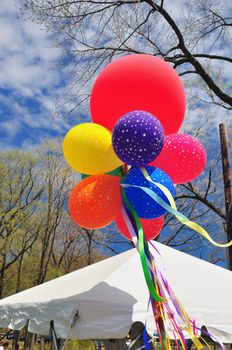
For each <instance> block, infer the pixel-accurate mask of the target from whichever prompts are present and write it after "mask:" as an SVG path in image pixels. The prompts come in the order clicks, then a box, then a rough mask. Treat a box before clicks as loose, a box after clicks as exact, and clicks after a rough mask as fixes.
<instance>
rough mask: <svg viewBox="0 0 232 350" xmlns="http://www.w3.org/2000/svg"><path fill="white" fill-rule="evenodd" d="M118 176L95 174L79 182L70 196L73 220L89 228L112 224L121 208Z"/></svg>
mask: <svg viewBox="0 0 232 350" xmlns="http://www.w3.org/2000/svg"><path fill="white" fill-rule="evenodd" d="M119 180H120V178H119V177H118V176H112V175H107V174H99V175H93V176H89V177H87V178H85V179H84V180H82V181H81V182H79V183H78V184H77V185H76V186H75V187H74V188H73V190H72V191H71V193H70V197H69V203H68V208H69V213H70V215H71V217H72V218H73V220H74V221H75V222H76V223H77V224H78V225H80V226H82V227H84V228H87V229H98V228H102V227H105V226H107V225H108V224H110V223H111V222H112V221H113V220H114V219H115V217H116V216H117V215H118V213H119V211H120V208H121V188H120V183H119Z"/></svg>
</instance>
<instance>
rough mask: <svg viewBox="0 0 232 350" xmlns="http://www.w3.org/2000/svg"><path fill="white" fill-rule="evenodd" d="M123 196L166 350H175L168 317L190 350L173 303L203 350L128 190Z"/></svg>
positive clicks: (133, 238) (129, 227) (126, 219)
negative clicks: (160, 267)
mask: <svg viewBox="0 0 232 350" xmlns="http://www.w3.org/2000/svg"><path fill="white" fill-rule="evenodd" d="M123 180H124V179H123ZM122 195H123V199H124V202H125V204H126V206H127V208H125V207H123V208H122V213H123V217H124V220H125V223H126V225H127V227H128V230H129V232H130V234H131V237H132V240H133V242H134V243H135V246H136V247H137V249H138V251H139V254H140V258H141V262H142V267H143V272H144V276H145V280H146V282H147V286H148V289H149V293H150V297H151V305H152V311H153V314H154V318H155V322H156V326H157V332H158V335H159V338H160V341H161V345H162V349H164V350H170V349H171V345H170V338H169V335H168V331H167V329H166V317H168V319H169V322H170V324H172V327H173V330H174V331H175V332H176V333H177V334H178V338H179V340H180V343H181V345H182V347H183V349H187V345H186V342H185V339H184V335H183V332H182V329H181V327H180V326H178V323H177V321H176V320H175V316H174V315H173V312H172V310H171V307H170V306H169V303H170V302H171V303H173V305H174V306H175V305H178V307H176V309H177V311H178V312H177V315H178V314H180V316H181V319H182V320H183V321H184V323H185V325H186V326H185V327H184V330H187V331H188V332H189V335H190V337H191V339H192V340H193V342H194V344H195V346H196V347H197V349H198V350H200V349H201V348H202V344H201V343H200V341H199V340H198V339H197V338H196V336H195V334H194V332H193V330H192V326H191V322H190V320H189V318H188V316H187V314H186V313H185V311H184V310H183V308H182V307H180V305H179V303H178V301H177V300H176V301H175V300H174V299H175V296H174V295H173V294H172V295H171V293H170V287H169V286H168V283H167V282H165V283H164V281H165V279H164V278H161V276H162V274H161V273H160V272H159V270H157V269H156V267H155V263H154V257H153V255H152V254H151V253H150V251H149V246H148V244H147V241H146V239H145V237H144V232H143V229H142V225H141V223H140V221H139V218H138V215H137V213H136V212H135V210H134V209H133V207H132V206H131V204H130V202H129V201H128V199H127V196H126V194H125V190H124V188H122ZM128 209H129V211H128ZM127 212H128V213H127ZM128 214H129V215H130V216H132V220H133V222H131V220H130V218H129V215H128ZM159 255H160V254H159ZM174 301H175V302H174ZM165 310H166V311H165Z"/></svg>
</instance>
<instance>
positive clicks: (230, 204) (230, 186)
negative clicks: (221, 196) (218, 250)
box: [219, 124, 232, 271]
mask: <svg viewBox="0 0 232 350" xmlns="http://www.w3.org/2000/svg"><path fill="white" fill-rule="evenodd" d="M219 129H220V140H221V155H222V169H223V179H224V192H225V207H226V233H227V240H228V241H231V240H232V183H231V174H230V162H229V147H228V137H227V131H226V127H225V125H224V124H220V125H219ZM228 268H229V269H230V270H231V271H232V246H231V247H229V248H228Z"/></svg>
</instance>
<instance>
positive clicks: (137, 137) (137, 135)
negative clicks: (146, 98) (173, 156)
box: [112, 111, 164, 166]
mask: <svg viewBox="0 0 232 350" xmlns="http://www.w3.org/2000/svg"><path fill="white" fill-rule="evenodd" d="M112 143H113V148H114V151H115V153H116V154H117V156H118V157H119V158H120V159H121V160H122V161H123V162H124V163H126V164H128V165H131V166H144V165H146V164H148V163H150V162H152V161H153V160H154V159H155V158H156V157H157V156H158V155H159V154H160V152H161V150H162V147H163V144H164V131H163V127H162V125H161V123H160V122H159V120H158V119H157V118H155V117H154V116H153V115H152V114H151V113H148V112H144V111H133V112H129V113H127V114H125V115H124V116H123V117H121V118H120V119H119V120H118V122H117V123H116V125H115V127H114V130H113V135H112Z"/></svg>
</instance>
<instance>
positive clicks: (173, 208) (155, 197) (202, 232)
mask: <svg viewBox="0 0 232 350" xmlns="http://www.w3.org/2000/svg"><path fill="white" fill-rule="evenodd" d="M140 170H141V172H142V174H143V175H144V177H145V179H146V180H147V181H149V182H151V183H152V184H153V185H155V186H157V187H158V188H159V189H160V190H161V191H162V192H163V193H164V195H165V196H166V197H167V199H168V201H169V203H170V205H169V204H168V203H166V202H165V201H164V200H163V199H162V198H161V197H160V196H158V195H157V194H156V193H155V192H154V191H153V190H151V189H150V188H147V187H144V186H138V185H132V184H124V183H122V184H121V186H122V187H124V188H128V187H135V188H140V189H141V190H143V191H144V192H145V193H146V194H147V195H148V196H149V197H151V198H152V199H153V200H154V201H156V202H157V203H158V204H159V205H161V206H162V207H163V208H165V209H166V210H167V211H168V212H169V213H171V214H173V215H174V216H175V217H176V218H177V219H178V220H179V221H180V222H181V223H182V224H184V225H185V226H187V227H189V228H191V229H192V230H194V231H196V232H197V233H199V234H200V235H202V236H203V237H204V238H206V239H207V240H208V241H209V242H210V243H212V244H213V245H214V246H216V247H220V248H227V247H230V246H231V245H232V240H231V241H230V242H228V243H225V244H220V243H217V242H215V241H214V240H213V239H212V238H211V236H210V235H209V234H208V232H207V231H206V230H205V229H204V228H203V227H202V226H200V225H198V224H197V223H195V222H193V221H190V220H189V219H188V218H187V217H186V216H185V215H183V214H182V213H180V212H179V211H177V208H176V204H175V201H174V198H173V196H172V194H171V193H170V191H169V190H168V189H167V188H166V187H165V186H163V185H162V184H160V183H157V182H154V181H153V180H152V179H151V177H150V175H149V174H148V172H147V170H146V169H145V168H143V167H142V168H140Z"/></svg>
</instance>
